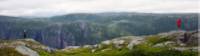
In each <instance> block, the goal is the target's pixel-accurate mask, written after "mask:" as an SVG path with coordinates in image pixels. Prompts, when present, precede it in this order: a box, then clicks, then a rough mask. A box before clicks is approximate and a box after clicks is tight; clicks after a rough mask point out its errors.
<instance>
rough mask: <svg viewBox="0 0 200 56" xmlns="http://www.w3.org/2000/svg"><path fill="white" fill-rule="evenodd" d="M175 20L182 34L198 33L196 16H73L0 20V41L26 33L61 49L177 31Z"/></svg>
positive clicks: (114, 14)
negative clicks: (194, 31)
mask: <svg viewBox="0 0 200 56" xmlns="http://www.w3.org/2000/svg"><path fill="white" fill-rule="evenodd" d="M177 18H181V19H182V21H183V22H182V27H181V29H182V30H186V31H189V30H197V29H198V14H197V13H185V14H184V13H182V14H176V13H172V14H153V13H125V12H124V13H75V14H67V15H60V16H53V17H49V18H26V17H12V16H0V38H1V39H5V40H11V39H19V38H23V32H24V31H26V33H27V36H28V38H34V39H35V40H37V41H39V42H41V43H42V44H45V45H48V46H51V47H54V48H64V47H65V46H76V45H85V44H96V43H99V42H101V41H103V40H108V39H113V38H116V37H121V36H131V35H135V36H140V35H150V34H157V33H161V32H168V31H173V30H178V29H177V27H176V20H177Z"/></svg>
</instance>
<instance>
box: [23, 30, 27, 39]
mask: <svg viewBox="0 0 200 56" xmlns="http://www.w3.org/2000/svg"><path fill="white" fill-rule="evenodd" d="M23 38H27V32H26V30H24V32H23Z"/></svg>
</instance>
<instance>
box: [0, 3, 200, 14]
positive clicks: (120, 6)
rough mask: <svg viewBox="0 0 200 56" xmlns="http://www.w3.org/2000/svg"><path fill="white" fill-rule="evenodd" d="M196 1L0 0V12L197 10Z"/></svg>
mask: <svg viewBox="0 0 200 56" xmlns="http://www.w3.org/2000/svg"><path fill="white" fill-rule="evenodd" d="M198 2H199V1H198V0H153V1H152V0H123V1H121V0H0V15H6V16H36V17H40V16H42V17H45V16H54V15H63V14H70V13H103V12H140V13H199V10H198Z"/></svg>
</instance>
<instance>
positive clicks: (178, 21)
mask: <svg viewBox="0 0 200 56" xmlns="http://www.w3.org/2000/svg"><path fill="white" fill-rule="evenodd" d="M181 23H182V20H181V18H178V19H177V20H176V25H177V27H178V29H179V30H180V29H181Z"/></svg>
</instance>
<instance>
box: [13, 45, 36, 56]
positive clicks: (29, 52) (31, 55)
mask: <svg viewBox="0 0 200 56" xmlns="http://www.w3.org/2000/svg"><path fill="white" fill-rule="evenodd" d="M15 49H16V50H17V51H18V52H19V53H21V54H23V55H26V56H39V54H38V53H37V52H36V51H34V50H32V49H30V48H28V47H26V46H23V45H22V46H17V47H16V48H15Z"/></svg>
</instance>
